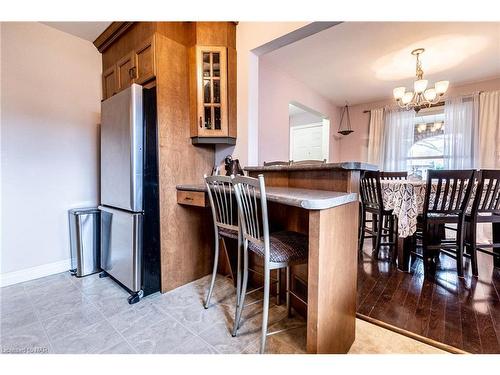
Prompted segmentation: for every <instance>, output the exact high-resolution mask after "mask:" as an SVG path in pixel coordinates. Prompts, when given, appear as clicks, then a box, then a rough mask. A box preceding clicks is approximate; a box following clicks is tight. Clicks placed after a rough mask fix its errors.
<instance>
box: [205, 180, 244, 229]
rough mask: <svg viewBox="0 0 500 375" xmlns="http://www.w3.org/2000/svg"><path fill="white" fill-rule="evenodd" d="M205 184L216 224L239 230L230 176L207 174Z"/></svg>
mask: <svg viewBox="0 0 500 375" xmlns="http://www.w3.org/2000/svg"><path fill="white" fill-rule="evenodd" d="M204 177H205V185H206V186H207V190H208V200H209V201H210V207H211V208H212V216H213V219H214V224H215V226H218V227H225V228H229V229H234V230H238V216H237V215H236V209H237V207H236V204H235V203H234V200H235V197H234V194H233V191H234V188H233V183H232V181H231V177H229V176H207V175H205V176H204Z"/></svg>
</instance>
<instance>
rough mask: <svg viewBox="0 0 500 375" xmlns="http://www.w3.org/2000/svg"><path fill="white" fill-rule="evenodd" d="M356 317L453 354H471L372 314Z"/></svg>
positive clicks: (358, 314) (357, 314)
mask: <svg viewBox="0 0 500 375" xmlns="http://www.w3.org/2000/svg"><path fill="white" fill-rule="evenodd" d="M356 317H357V318H359V319H361V320H364V321H366V322H368V323H372V324H375V325H377V326H379V327H382V328H385V329H388V330H390V331H393V332H396V333H399V334H400V335H403V336H406V337H409V338H411V339H414V340H417V341H420V342H423V343H424V344H427V345H430V346H434V347H435V348H438V349H441V350H444V351H446V352H449V353H452V354H469V353H468V352H466V351H464V350H461V349H458V348H455V347H454V346H450V345H447V344H444V343H442V342H439V341H435V340H432V339H430V338H428V337H424V336H421V335H418V334H416V333H413V332H410V331H407V330H405V329H402V328H399V327H396V326H393V325H392V324H389V323H385V322H382V321H381V320H378V319H375V318H372V317H370V316H366V315H363V314H360V313H356Z"/></svg>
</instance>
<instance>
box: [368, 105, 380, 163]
mask: <svg viewBox="0 0 500 375" xmlns="http://www.w3.org/2000/svg"><path fill="white" fill-rule="evenodd" d="M369 132H370V133H369V136H368V163H371V164H375V165H381V161H382V159H381V157H380V156H381V151H382V141H383V139H384V108H377V109H372V110H371V111H370V130H369Z"/></svg>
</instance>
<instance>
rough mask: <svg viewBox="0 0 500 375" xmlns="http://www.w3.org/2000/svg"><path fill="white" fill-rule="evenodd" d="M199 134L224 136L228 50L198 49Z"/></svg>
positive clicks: (223, 48)
mask: <svg viewBox="0 0 500 375" xmlns="http://www.w3.org/2000/svg"><path fill="white" fill-rule="evenodd" d="M197 55H198V56H197V57H198V61H199V63H198V87H199V88H198V116H199V134H200V135H202V136H203V135H206V136H224V135H226V133H227V118H226V113H227V109H226V90H227V88H226V80H227V77H226V48H225V47H203V46H198V47H197Z"/></svg>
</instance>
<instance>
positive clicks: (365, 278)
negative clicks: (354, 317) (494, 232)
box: [357, 243, 500, 353]
mask: <svg viewBox="0 0 500 375" xmlns="http://www.w3.org/2000/svg"><path fill="white" fill-rule="evenodd" d="M370 245H371V244H370ZM370 245H369V244H368V243H367V244H366V246H365V249H364V251H363V253H362V254H360V256H359V260H358V292H357V311H358V313H359V314H362V315H365V316H369V317H371V318H374V319H377V320H380V321H382V322H385V323H388V324H391V325H393V326H396V327H398V328H401V329H404V330H407V331H410V332H413V333H416V334H418V335H421V336H424V337H427V338H429V339H432V340H435V341H439V342H441V343H444V344H446V345H451V346H453V347H456V348H458V349H461V350H465V351H467V352H470V353H500V269H498V268H496V269H495V268H493V259H492V257H490V256H488V255H485V254H481V253H480V254H479V255H478V257H479V259H478V263H479V278H477V279H476V278H473V277H471V270H470V262H469V261H467V264H466V266H465V268H464V273H465V275H466V277H465V278H464V279H460V278H458V277H457V271H456V263H455V260H454V259H452V258H449V257H447V256H445V255H443V254H441V255H440V264H439V265H438V269H437V271H436V274H435V275H433V276H428V277H427V278H425V277H424V271H423V263H422V260H421V259H419V258H416V259H412V267H411V273H404V272H400V271H398V270H397V269H396V266H395V265H394V264H392V263H391V262H390V261H387V260H376V259H374V258H373V257H372V254H371V248H370ZM386 255H387V254H386V252H385V251H381V257H385V256H386Z"/></svg>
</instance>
